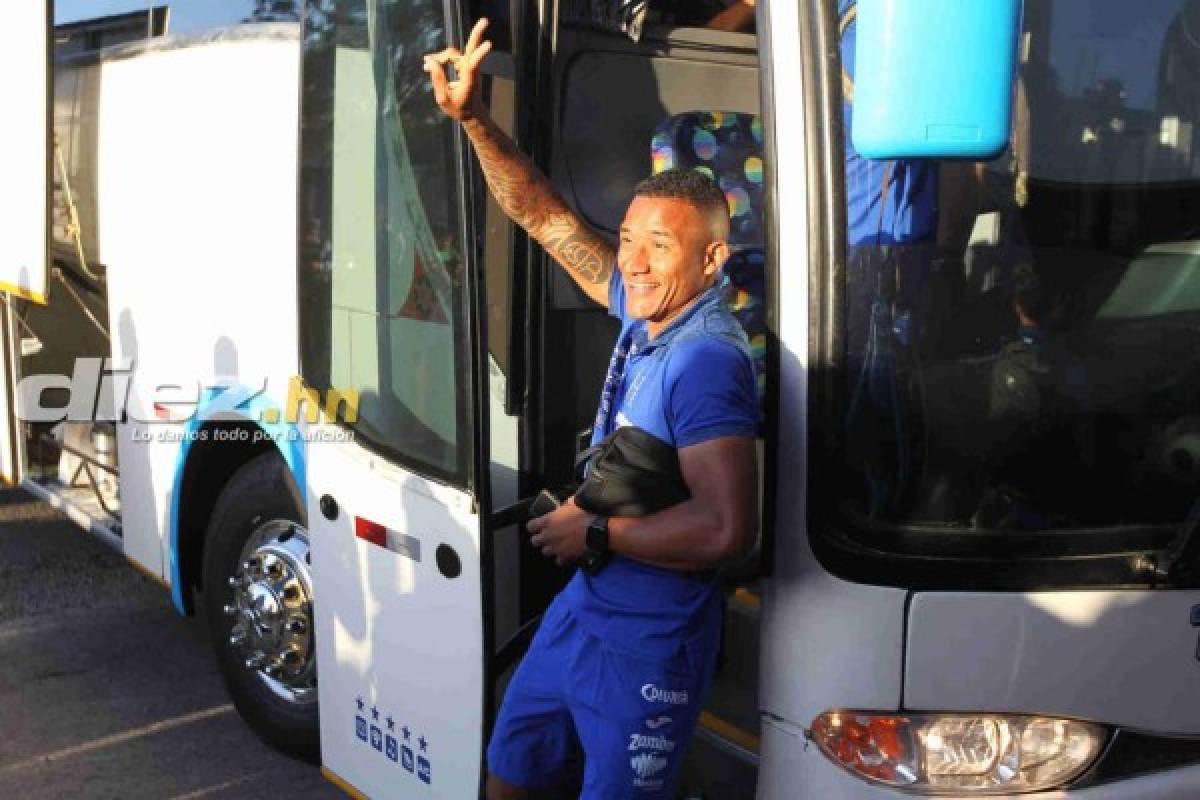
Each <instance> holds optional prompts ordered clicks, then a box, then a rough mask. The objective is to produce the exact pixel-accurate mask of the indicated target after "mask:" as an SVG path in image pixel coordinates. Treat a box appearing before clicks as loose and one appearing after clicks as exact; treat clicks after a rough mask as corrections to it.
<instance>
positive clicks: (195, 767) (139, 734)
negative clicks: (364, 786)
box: [0, 489, 344, 800]
mask: <svg viewBox="0 0 1200 800" xmlns="http://www.w3.org/2000/svg"><path fill="white" fill-rule="evenodd" d="M277 797H304V798H343V797H344V795H343V794H342V793H341V792H339V791H338V790H337V789H335V788H334V787H333V786H332V785H331V784H329V783H328V782H326V781H325V780H324V779H323V778H322V777H321V775H320V772H319V771H318V769H317V768H316V767H314V766H312V765H309V764H305V763H303V762H299V761H296V760H293V759H291V758H289V757H287V756H285V755H283V754H281V753H279V752H277V751H275V750H272V749H271V748H270V747H268V746H267V745H266V744H264V743H263V742H262V741H261V740H260V739H258V737H256V736H255V735H254V734H253V733H252V732H251V731H250V729H249V728H247V727H246V725H245V724H244V723H243V722H242V721H241V719H240V718H239V717H238V716H237V713H236V712H235V711H234V710H233V707H232V706H231V705H230V700H229V697H228V695H227V694H226V693H225V688H224V686H223V684H222V683H221V677H220V674H219V673H218V671H217V665H216V661H215V659H214V658H213V655H212V652H211V650H210V649H209V646H208V642H207V639H206V632H205V629H204V625H203V622H202V621H201V620H200V619H198V618H196V619H185V618H183V617H180V616H179V615H178V614H176V612H175V610H174V608H173V607H172V606H171V601H170V597H169V596H168V594H167V592H166V591H165V590H164V589H163V588H162V587H161V586H159V585H158V584H155V583H153V582H151V581H150V580H148V579H146V578H144V577H142V576H141V575H140V574H139V573H137V572H136V571H135V570H134V569H133V568H132V567H130V566H129V565H128V563H127V562H126V561H125V559H124V557H123V556H121V555H118V554H117V553H114V552H113V551H112V550H110V549H109V548H108V547H106V546H105V545H104V544H102V543H101V542H99V541H97V540H95V539H93V538H91V537H90V536H88V535H87V534H86V533H84V532H82V531H81V530H80V529H79V528H77V527H76V526H75V525H74V524H72V523H71V522H70V521H69V520H67V519H66V518H65V517H63V516H62V515H61V514H59V513H58V512H56V511H55V510H54V509H52V508H50V507H49V506H47V505H46V504H44V503H42V502H39V501H37V500H36V499H34V498H33V497H31V496H30V495H28V494H26V493H24V492H22V491H20V490H15V489H9V490H3V491H0V798H51V799H53V798H72V799H74V798H131V799H132V798H172V799H173V800H194V799H196V798H204V800H209V799H210V798H211V799H216V798H277Z"/></svg>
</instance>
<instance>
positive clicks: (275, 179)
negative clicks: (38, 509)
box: [97, 26, 300, 580]
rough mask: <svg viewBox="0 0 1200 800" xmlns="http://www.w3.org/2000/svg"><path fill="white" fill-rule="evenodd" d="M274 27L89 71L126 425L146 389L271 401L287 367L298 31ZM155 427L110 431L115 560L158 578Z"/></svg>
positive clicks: (160, 545)
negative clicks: (97, 74) (238, 386)
mask: <svg viewBox="0 0 1200 800" xmlns="http://www.w3.org/2000/svg"><path fill="white" fill-rule="evenodd" d="M272 27H273V30H274V33H273V35H272V36H270V37H268V38H254V37H253V36H252V35H246V34H238V35H236V36H232V37H230V38H229V39H227V40H222V39H219V38H218V39H215V40H213V41H211V42H199V43H196V44H191V45H186V44H185V45H182V46H178V47H169V46H164V47H162V48H160V49H156V50H150V51H148V52H144V53H139V54H138V55H135V56H132V57H129V58H123V59H119V60H115V61H107V62H105V63H104V64H103V65H102V72H101V89H100V91H101V101H100V119H99V156H98V165H97V172H98V177H97V183H98V190H97V191H98V217H99V219H98V227H99V242H98V245H99V249H100V258H101V259H102V261H103V263H104V264H105V265H106V266H107V269H108V273H107V274H108V299H109V329H110V331H111V332H112V354H113V358H114V359H115V360H118V361H119V360H121V359H125V360H131V361H133V362H134V375H133V380H132V386H131V390H130V392H129V401H128V412H129V415H130V418H131V420H155V419H156V415H155V409H154V402H155V397H156V394H155V390H156V387H158V386H162V385H175V386H179V387H181V389H180V390H179V391H171V392H170V393H169V395H167V394H165V393H164V394H160V395H157V396H158V397H160V398H169V399H170V400H180V399H182V398H185V397H191V398H196V396H197V392H198V388H199V387H200V386H202V385H203V386H210V385H212V384H213V383H214V382H215V381H216V380H217V379H226V380H236V381H239V382H240V383H242V384H245V385H247V386H250V387H253V388H255V389H258V388H261V387H262V386H263V385H264V382H265V385H266V388H267V392H268V394H269V395H271V396H272V397H274V398H275V399H276V400H277V401H278V402H279V403H282V400H283V398H284V396H285V394H286V391H287V381H288V378H289V377H290V376H292V375H294V374H296V371H297V355H296V342H297V341H298V339H297V336H298V333H297V321H296V316H297V309H296V174H297V168H296V163H297V162H296V159H297V138H298V111H299V83H298V79H299V66H300V61H299V30H298V29H295V32H294V33H293V34H292V35H290V36H281V35H280V34H279V26H272ZM184 413H186V409H184ZM167 427H168V425H166V424H164V423H162V422H157V421H155V422H149V423H146V422H134V421H130V422H128V423H122V424H119V425H118V426H117V429H118V430H117V450H118V458H119V463H120V466H121V476H120V489H121V497H122V499H123V503H122V517H123V519H122V525H123V535H124V540H125V553H126V555H127V556H128V557H129V558H131V559H132V560H134V561H136V562H137V563H138V564H140V565H141V566H143V567H145V568H146V569H147V570H149V571H150V572H152V573H153V574H155V575H159V576H161V577H162V578H163V579H164V580H169V576H168V575H167V564H168V557H167V553H166V548H167V546H168V543H167V527H168V525H169V516H170V500H171V498H170V493H171V491H172V484H173V481H174V476H175V471H176V461H177V457H178V454H179V450H180V443H179V441H178V439H176V440H175V441H171V440H169V437H164V436H163V434H162V432H163V430H164V429H165V428H167ZM169 427H170V428H172V429H173V430H174V431H177V432H178V431H182V427H183V426H182V425H181V424H178V423H174V424H171V425H170V426H169ZM135 434H137V435H138V436H139V438H143V439H144V438H145V437H146V436H150V438H151V440H150V441H135V440H134V436H135ZM164 439H166V440H164Z"/></svg>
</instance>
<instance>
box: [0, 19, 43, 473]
mask: <svg viewBox="0 0 1200 800" xmlns="http://www.w3.org/2000/svg"><path fill="white" fill-rule="evenodd" d="M51 6H52V4H51V3H49V2H47V1H46V0H43V2H34V3H22V4H21V7H20V9H19V10H15V11H14V12H13V14H12V15H11V17H10V18H9V19H8V25H9V29H10V30H11V31H12V32H13V35H12V39H11V42H10V45H9V46H8V47H6V48H4V51H3V53H0V68H2V69H3V70H4V73H5V74H7V75H21V76H24V77H23V79H22V80H19V81H8V82H6V83H5V85H4V87H3V88H0V106H2V107H3V108H4V109H5V112H6V113H7V114H8V115H9V118H10V119H13V120H16V121H18V124H16V125H14V126H13V130H12V132H11V135H10V136H9V137H7V138H6V139H5V142H6V145H5V147H4V148H2V149H0V173H3V174H4V176H5V181H4V191H3V192H2V193H0V241H2V242H3V243H4V244H3V247H2V248H0V292H3V293H4V294H5V295H6V296H16V297H18V298H24V299H27V300H33V301H34V302H38V303H43V304H44V303H45V302H46V265H47V262H48V260H49V249H48V248H49V241H50V228H49V224H50V222H49V219H50V215H49V209H50V191H51V184H50V179H51V174H52V173H51V169H50V137H51V127H50V98H51V83H50V68H49V67H50V52H49V48H50V25H51V14H52V11H51ZM0 313H2V314H3V317H2V319H3V328H2V330H3V331H4V332H3V335H2V337H0V341H2V342H3V344H2V347H0V351H2V352H0V359H2V360H0V376H3V381H0V383H2V384H3V385H2V386H0V479H2V480H3V481H4V482H5V483H10V484H11V483H13V482H14V480H15V479H16V478H17V477H18V476H17V458H16V450H15V448H16V435H15V432H14V430H13V421H12V414H11V410H12V408H13V404H12V402H11V394H10V386H9V383H10V380H11V379H12V376H13V375H14V365H13V363H12V361H13V358H14V354H13V350H12V347H11V345H10V343H11V342H12V340H13V333H12V331H13V328H12V323H11V322H10V321H9V318H10V317H11V316H12V304H11V303H5V304H4V308H3V311H2V312H0Z"/></svg>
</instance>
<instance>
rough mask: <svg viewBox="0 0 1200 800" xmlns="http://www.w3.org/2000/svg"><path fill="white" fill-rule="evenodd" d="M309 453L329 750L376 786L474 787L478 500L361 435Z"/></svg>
mask: <svg viewBox="0 0 1200 800" xmlns="http://www.w3.org/2000/svg"><path fill="white" fill-rule="evenodd" d="M314 429H315V430H318V431H332V430H334V429H333V428H331V427H330V426H328V425H322V426H309V430H310V431H312V430H314ZM308 453H309V465H308V485H309V493H308V519H309V530H310V535H311V541H312V568H313V580H314V581H315V583H316V584H317V586H318V599H317V601H316V606H315V611H316V641H317V663H318V664H320V672H321V680H320V684H319V697H320V703H321V759H322V761H323V762H324V764H325V766H326V767H327V768H328V769H330V770H331V771H332V772H333V773H334V774H336V775H337V776H338V777H339V778H341V779H342V780H344V781H346V782H347V783H349V784H350V785H352V786H353V787H354V788H355V789H357V790H358V791H360V792H362V793H364V794H366V795H367V796H368V797H372V798H388V797H403V798H446V800H461V798H466V797H475V796H477V794H478V791H479V779H480V775H479V765H480V763H481V759H482V730H483V605H482V594H481V589H480V586H481V585H480V559H479V518H478V516H477V514H475V513H474V511H473V510H472V503H471V499H470V497H469V496H468V495H466V494H465V493H463V492H461V491H458V490H456V489H451V488H448V487H446V486H443V485H440V484H436V483H433V482H431V481H427V480H425V479H423V478H420V477H418V476H416V475H413V474H412V473H410V472H408V471H406V470H404V469H402V468H400V467H398V466H395V465H393V464H389V463H388V462H387V461H385V460H384V459H382V458H379V457H377V456H374V455H372V454H370V453H368V452H367V451H366V450H364V449H363V448H362V447H361V446H359V445H356V444H354V443H348V442H336V443H335V442H313V443H311V444H310V445H309V449H308ZM324 495H329V496H330V497H332V498H333V499H334V500H336V502H337V505H338V509H339V512H338V515H337V517H336V518H335V519H333V520H329V519H327V518H326V517H325V516H324V514H323V513H322V510H321V507H320V505H321V504H320V499H321V497H322V496H324ZM355 517H362V518H364V519H367V520H370V521H371V522H374V523H378V524H380V525H383V526H384V527H386V528H387V543H388V546H387V547H386V548H385V547H381V546H379V545H376V544H372V543H370V542H368V541H365V540H364V539H361V538H357V537H356V536H355ZM440 546H448V547H450V548H453V550H454V552H455V553H456V554H457V555H458V558H459V561H460V563H461V568H462V572H461V574H460V575H458V576H457V577H454V578H450V577H447V576H446V575H444V574H443V573H442V572H441V571H440V570H439V568H438V564H437V551H438V548H439V547H440Z"/></svg>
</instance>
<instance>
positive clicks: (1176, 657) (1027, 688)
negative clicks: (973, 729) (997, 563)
mask: <svg viewBox="0 0 1200 800" xmlns="http://www.w3.org/2000/svg"><path fill="white" fill-rule="evenodd" d="M1197 604H1200V592H1191V591H1169V592H1168V591H1163V592H1150V591H1086V592H1085V591H1077V592H1037V593H1029V594H1001V593H969V592H968V593H954V592H936V593H934V592H921V593H918V594H916V595H915V596H914V598H913V601H912V605H911V611H910V615H909V627H908V663H907V666H906V668H905V688H904V704H905V706H906V707H907V708H909V709H914V710H918V709H932V710H937V711H999V712H1013V713H1018V712H1025V713H1031V714H1052V715H1057V716H1064V717H1077V718H1080V719H1088V720H1093V721H1095V722H1100V723H1105V724H1110V725H1121V726H1125V727H1129V728H1134V729H1137V730H1142V731H1147V732H1152V733H1160V734H1183V735H1193V736H1194V735H1198V734H1200V662H1198V661H1197V660H1196V658H1197V639H1198V638H1200V629H1197V628H1195V627H1192V624H1191V610H1192V608H1193V607H1194V606H1196V605H1197ZM1196 790H1197V792H1200V783H1198V784H1197V786H1196ZM1130 796H1132V795H1130Z"/></svg>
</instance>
